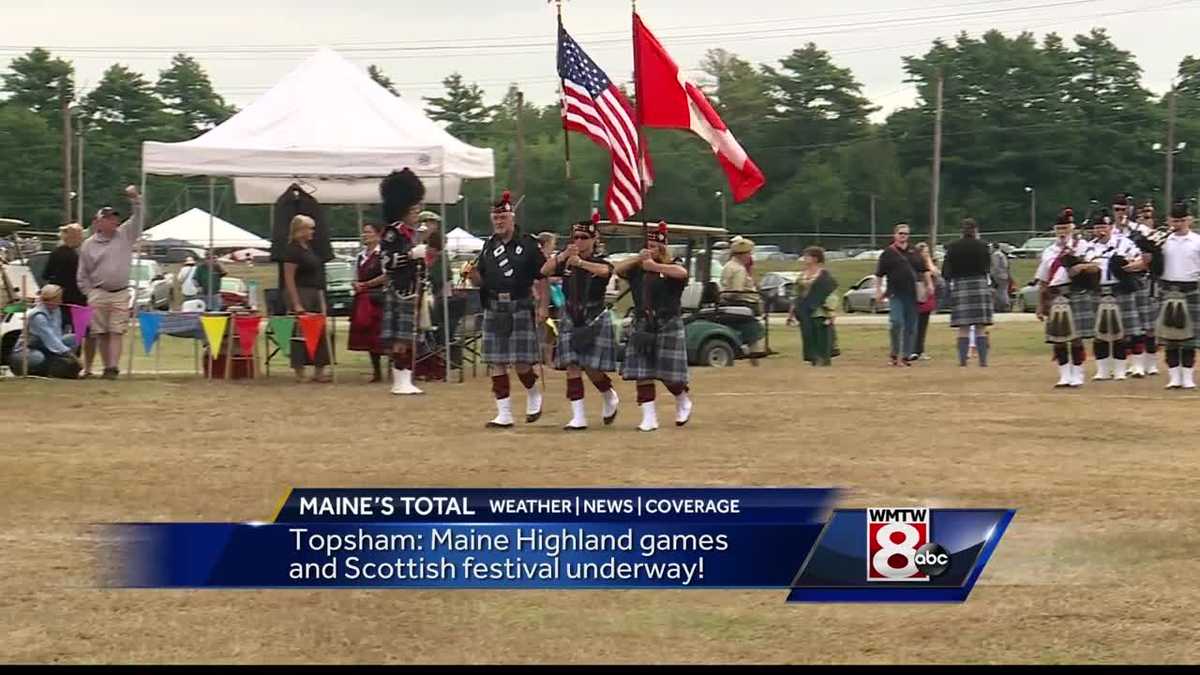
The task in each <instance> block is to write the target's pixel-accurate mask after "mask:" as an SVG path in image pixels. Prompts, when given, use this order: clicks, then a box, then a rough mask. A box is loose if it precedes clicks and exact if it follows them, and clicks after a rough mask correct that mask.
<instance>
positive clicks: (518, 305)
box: [483, 300, 541, 366]
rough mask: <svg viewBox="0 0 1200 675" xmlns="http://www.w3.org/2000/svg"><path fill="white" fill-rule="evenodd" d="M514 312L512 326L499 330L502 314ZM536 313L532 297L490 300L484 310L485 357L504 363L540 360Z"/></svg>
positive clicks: (492, 361) (488, 362) (484, 359)
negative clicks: (508, 330) (503, 332)
mask: <svg viewBox="0 0 1200 675" xmlns="http://www.w3.org/2000/svg"><path fill="white" fill-rule="evenodd" d="M509 313H511V315H512V330H511V331H510V332H509V334H508V335H506V336H502V335H500V334H499V330H498V323H499V320H500V317H501V316H502V315H503V314H509ZM535 324H536V321H535V320H534V317H533V301H531V300H517V301H513V302H508V303H493V304H490V305H489V306H488V307H487V308H486V309H485V310H484V312H483V361H484V363H487V364H489V365H496V366H505V365H512V364H516V363H537V362H538V361H540V360H541V355H540V354H538V334H537V328H536V325H535Z"/></svg>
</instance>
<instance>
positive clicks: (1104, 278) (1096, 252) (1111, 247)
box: [1088, 234, 1141, 286]
mask: <svg viewBox="0 0 1200 675" xmlns="http://www.w3.org/2000/svg"><path fill="white" fill-rule="evenodd" d="M1114 255H1119V256H1121V257H1122V258H1124V259H1125V262H1126V263H1131V262H1133V261H1135V260H1137V259H1138V257H1139V256H1140V255H1141V252H1140V250H1139V249H1138V247H1137V244H1134V243H1133V241H1131V240H1130V239H1128V238H1127V237H1122V236H1120V235H1118V234H1113V235H1112V236H1110V237H1109V238H1108V241H1105V242H1102V241H1099V240H1097V241H1093V242H1092V243H1091V251H1090V254H1089V258H1090V259H1089V260H1088V262H1093V263H1096V265H1098V266H1099V267H1100V285H1101V286H1115V285H1116V283H1117V278H1116V276H1115V275H1114V274H1113V272H1112V270H1111V269H1109V263H1110V262H1111V261H1112V258H1113V256H1114Z"/></svg>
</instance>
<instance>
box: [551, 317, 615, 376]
mask: <svg viewBox="0 0 1200 675" xmlns="http://www.w3.org/2000/svg"><path fill="white" fill-rule="evenodd" d="M590 325H594V326H596V339H595V340H593V341H592V344H591V346H590V347H589V348H588V349H586V350H585V351H579V352H577V351H575V349H574V347H573V346H572V345H571V334H572V333H573V332H574V329H575V322H573V321H572V320H571V317H570V316H564V317H563V318H562V319H561V320H560V321H559V322H558V353H557V358H556V359H555V367H556V368H558V369H559V370H566V368H567V366H576V367H578V368H589V369H591V370H600V371H603V372H606V373H611V372H613V371H615V370H616V369H617V340H616V336H615V335H614V334H613V322H612V315H611V314H610V313H609V312H608V311H607V310H606V311H603V312H600V314H599V315H597V316H596V318H594V319H592V321H591V324H590Z"/></svg>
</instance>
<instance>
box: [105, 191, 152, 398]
mask: <svg viewBox="0 0 1200 675" xmlns="http://www.w3.org/2000/svg"><path fill="white" fill-rule="evenodd" d="M138 194H139V196H140V197H141V199H142V210H141V213H140V215H139V216H138V220H139V221H140V222H138V232H139V234H138V240H137V244H135V246H136V247H137V274H138V275H139V278H138V279H137V280H135V281H134V282H133V291H132V292H133V320H132V321H130V322H129V360H128V361H127V363H128V364H129V365H128V367H127V368H126V370H128V371H129V377H130V379H133V352H134V351H135V350H136V349H137V338H135V337H134V335H133V331H134V330H135V329H137V324H138V298H137V293H138V288H139V287H140V286H141V285H142V282H141V278H140V275H141V273H142V237H144V236H146V210H147V209H149V208H150V201H149V200H148V199H146V171H145V169H143V170H142V186H141V190H140V191H139V193H138ZM146 284H147V285H149V284H150V281H149V280H147V282H146ZM150 304H151V305H153V304H154V290H153V288H151V290H150ZM113 367H116V364H114V366H113Z"/></svg>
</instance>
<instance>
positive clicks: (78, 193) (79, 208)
mask: <svg viewBox="0 0 1200 675" xmlns="http://www.w3.org/2000/svg"><path fill="white" fill-rule="evenodd" d="M75 145H76V146H77V149H78V151H79V156H78V157H77V158H76V161H75V222H77V223H79V224H80V225H83V122H82V121H80V122H79V128H78V129H76V130H75Z"/></svg>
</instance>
